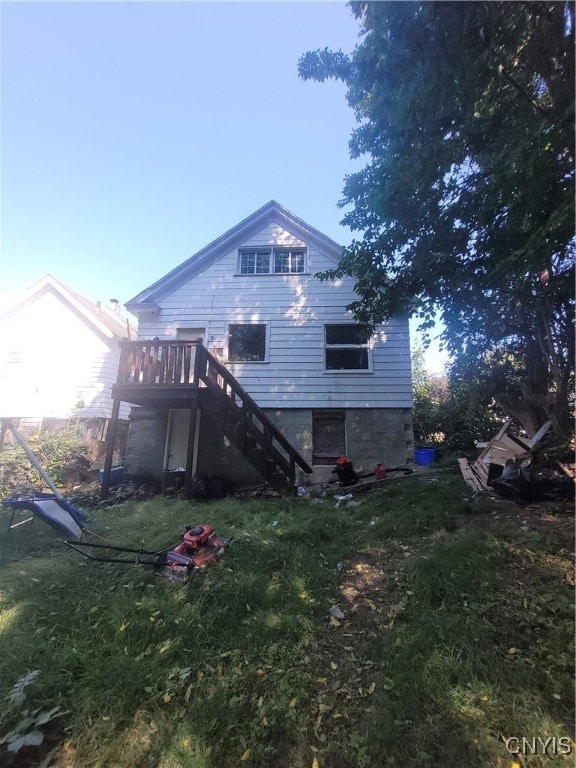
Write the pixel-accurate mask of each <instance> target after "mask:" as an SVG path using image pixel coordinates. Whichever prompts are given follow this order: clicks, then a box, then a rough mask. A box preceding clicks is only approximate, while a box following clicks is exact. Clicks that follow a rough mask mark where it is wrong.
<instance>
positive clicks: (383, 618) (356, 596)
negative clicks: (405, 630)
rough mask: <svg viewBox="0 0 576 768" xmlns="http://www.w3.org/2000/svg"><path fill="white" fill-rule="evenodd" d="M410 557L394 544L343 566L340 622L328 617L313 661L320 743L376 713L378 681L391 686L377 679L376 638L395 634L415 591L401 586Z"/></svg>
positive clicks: (315, 727) (316, 727)
mask: <svg viewBox="0 0 576 768" xmlns="http://www.w3.org/2000/svg"><path fill="white" fill-rule="evenodd" d="M410 554H412V550H411V549H410V548H409V547H407V546H405V545H403V544H401V543H399V542H398V541H396V540H389V541H387V542H386V544H385V546H382V547H379V548H375V547H371V548H368V549H365V550H363V551H361V552H359V553H358V554H357V555H356V556H355V557H354V558H353V559H352V560H350V561H348V562H346V563H343V569H342V580H341V582H340V585H339V587H338V590H337V592H336V593H335V595H334V598H335V599H334V605H335V606H337V608H338V610H336V611H334V612H333V613H334V614H336V615H337V616H340V618H336V616H335V615H328V616H327V618H326V621H325V623H324V624H323V625H322V626H321V627H320V628H319V629H318V633H317V644H316V648H315V653H314V656H313V657H310V658H309V659H308V661H309V663H310V666H311V668H313V669H314V683H315V684H316V686H317V694H316V698H315V702H314V713H313V731H314V736H315V738H316V739H317V740H318V742H319V744H320V745H323V744H325V743H326V742H327V741H328V742H329V735H330V732H331V730H332V729H333V728H337V727H340V725H341V723H340V721H344V722H347V724H348V725H350V724H352V723H356V724H358V723H359V722H360V721H361V718H363V717H365V716H366V714H367V713H368V714H369V713H370V712H371V711H372V710H373V704H372V696H373V694H374V693H375V691H376V678H377V677H378V679H379V683H378V684H379V685H380V686H382V685H383V686H384V687H386V686H387V683H388V681H387V680H386V678H384V682H382V677H381V675H380V674H378V675H377V672H378V668H379V661H378V660H377V659H374V658H373V649H374V640H375V638H378V637H380V636H382V635H383V634H384V633H386V632H388V631H390V630H391V629H392V627H393V626H394V623H395V621H396V620H397V618H398V616H400V615H401V613H402V612H403V611H404V609H405V606H406V601H407V599H408V598H409V595H410V593H406V591H405V589H404V588H403V587H402V586H401V574H402V570H403V567H404V564H405V562H406V559H407V557H408V556H409V555H410ZM340 611H341V613H340ZM342 615H343V617H342ZM389 683H390V685H392V681H389Z"/></svg>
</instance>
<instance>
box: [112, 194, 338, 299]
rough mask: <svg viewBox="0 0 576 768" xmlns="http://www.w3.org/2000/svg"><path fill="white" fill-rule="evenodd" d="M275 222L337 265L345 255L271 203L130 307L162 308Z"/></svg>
mask: <svg viewBox="0 0 576 768" xmlns="http://www.w3.org/2000/svg"><path fill="white" fill-rule="evenodd" d="M272 221H273V222H275V223H277V224H279V225H280V226H282V227H284V228H285V229H287V230H289V231H290V232H291V233H292V234H293V235H295V236H296V237H298V238H299V239H300V240H303V241H305V242H306V243H309V244H310V245H313V246H314V247H316V248H317V249H318V250H320V251H321V252H322V253H323V254H324V255H326V256H328V258H331V259H333V260H334V261H335V262H338V260H339V259H340V256H341V255H342V246H341V245H338V243H336V242H335V241H334V240H332V239H331V238H329V237H327V236H326V235H323V234H322V233H321V232H319V231H318V230H317V229H314V227H311V226H310V225H309V224H307V223H306V222H305V221H303V220H302V219H300V218H298V216H295V215H294V214H293V213H291V212H290V211H289V210H288V209H287V208H284V206H282V205H280V203H277V202H276V201H275V200H271V201H270V202H269V203H266V205H264V206H262V208H259V209H258V210H257V211H255V212H254V213H253V214H252V215H250V216H248V217H247V218H246V219H243V220H242V221H241V222H240V223H239V224H237V225H236V226H235V227H232V229H229V230H228V231H227V232H225V233H224V234H223V235H221V236H220V237H218V238H217V239H216V240H214V241H213V242H211V243H210V244H209V245H207V246H206V247H205V248H202V250H200V251H198V253H196V254H194V256H191V257H190V258H189V259H187V260H186V261H185V262H183V263H182V264H180V266H178V267H176V268H175V269H173V270H172V271H171V272H169V273H168V274H167V275H165V276H164V277H162V278H160V280H157V281H156V282H155V283H153V284H152V285H151V286H149V287H148V288H146V289H145V290H143V291H141V292H140V293H139V294H138V295H137V296H135V297H134V298H133V299H130V301H128V302H126V305H125V306H126V308H127V309H129V310H130V311H131V312H134V313H136V312H137V311H138V310H145V309H158V306H157V304H156V302H157V301H159V300H160V299H161V298H162V297H163V296H165V295H166V294H168V293H170V292H172V291H174V290H175V289H176V288H178V287H179V286H180V285H182V284H183V283H184V282H186V281H187V280H190V279H191V278H193V277H195V276H196V275H197V274H199V273H200V272H202V271H203V270H204V269H206V268H207V267H208V266H210V264H213V263H214V262H215V261H217V260H218V259H219V258H220V257H221V256H223V255H224V254H225V253H226V252H229V251H231V250H234V249H235V248H237V247H238V246H239V245H241V244H242V243H243V242H245V241H246V240H247V239H248V238H250V237H251V236H252V235H254V234H256V233H257V232H258V231H259V230H260V229H262V227H264V226H265V225H266V224H269V223H270V222H272Z"/></svg>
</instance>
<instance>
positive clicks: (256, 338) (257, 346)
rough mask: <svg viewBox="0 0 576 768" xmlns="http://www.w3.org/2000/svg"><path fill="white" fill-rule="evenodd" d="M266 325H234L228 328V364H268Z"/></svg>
mask: <svg viewBox="0 0 576 768" xmlns="http://www.w3.org/2000/svg"><path fill="white" fill-rule="evenodd" d="M266 327H267V326H266V323H234V324H233V325H229V326H228V362H230V363H265V362H266V358H267V355H266V352H267V350H266Z"/></svg>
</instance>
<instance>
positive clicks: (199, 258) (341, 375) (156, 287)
mask: <svg viewBox="0 0 576 768" xmlns="http://www.w3.org/2000/svg"><path fill="white" fill-rule="evenodd" d="M341 253H342V248H341V246H339V245H338V244H337V243H335V242H334V241H333V240H331V239H330V238H328V237H326V236H325V235H323V234H322V233H320V232H319V231H318V230H316V229H314V228H313V227H311V226H310V225H308V224H306V223H305V222H304V221H302V220H301V219H299V218H298V217H297V216H295V215H294V214H292V213H290V211H288V210H286V209H285V208H284V207H282V206H281V205H279V204H278V203H276V202H274V201H272V202H270V203H268V204H267V205H265V206H264V207H262V208H260V209H259V210H258V211H256V212H255V213H254V214H252V215H251V216H249V217H248V218H246V219H244V220H243V221H242V222H241V223H240V224H238V225H237V226H235V227H233V228H232V229H230V230H229V231H228V232H226V233H225V234H224V235H222V236H221V237H219V238H218V239H217V240H214V242H212V243H211V244H210V245H208V246H207V247H206V248H204V249H203V250H201V251H200V252H198V253H197V254H196V255H194V256H192V257H191V258H190V259H188V260H187V261H185V262H184V263H183V264H181V265H180V266H179V267H177V268H176V269H174V270H173V271H171V272H170V273H169V274H167V275H166V276H164V277H162V278H161V279H160V280H158V281H157V282H156V283H154V284H153V285H152V286H150V287H149V288H147V289H146V290H144V291H142V292H141V293H139V294H138V295H137V296H136V297H135V298H133V299H132V300H131V301H129V302H128V303H127V304H126V307H127V308H128V309H129V310H130V312H132V313H133V314H135V315H137V316H138V320H139V326H138V339H139V340H145V339H159V340H160V341H164V340H178V339H181V340H193V339H197V338H201V339H202V340H203V342H204V344H205V346H206V347H207V349H208V350H209V351H210V352H212V353H213V354H215V355H216V356H217V357H218V358H219V359H220V360H221V361H222V362H223V363H224V365H225V366H226V367H227V368H228V370H229V371H230V372H231V373H232V374H233V376H234V377H236V379H237V380H238V381H239V382H240V384H241V385H242V386H243V387H244V389H245V390H246V391H247V392H248V393H249V394H250V395H251V396H252V398H253V399H254V400H255V401H256V403H257V404H258V405H259V406H260V408H262V409H263V410H264V411H265V413H266V415H267V416H268V417H269V418H270V419H271V420H272V421H273V422H274V423H275V424H276V425H277V426H278V427H279V428H280V429H281V430H282V432H283V434H284V435H285V437H286V438H287V439H288V440H289V441H290V443H291V444H292V445H293V446H294V447H295V448H296V450H297V451H299V452H300V454H301V455H302V456H303V457H304V458H305V459H306V461H307V462H308V463H309V464H310V465H311V466H312V468H313V469H314V479H325V478H326V476H327V475H328V474H329V471H330V470H331V468H332V467H333V466H334V462H335V460H336V458H338V457H339V456H342V455H347V456H348V457H349V458H350V459H351V460H352V461H353V462H354V464H355V466H359V465H363V467H364V468H365V469H372V468H373V467H374V465H375V464H376V463H377V462H384V463H385V464H388V465H391V464H394V465H397V464H403V463H405V462H406V461H407V460H409V459H411V458H412V455H413V431H412V411H411V408H412V387H411V370H410V345H409V334H408V319H407V317H398V318H393V319H391V320H390V321H389V322H387V323H386V324H385V325H383V326H381V327H379V328H378V329H377V331H376V333H374V334H373V335H372V336H370V337H368V336H367V335H366V333H365V332H364V331H363V330H362V328H360V327H359V326H358V325H357V323H356V322H355V321H354V318H353V316H352V315H351V313H350V312H347V311H346V309H345V307H346V306H347V305H348V304H350V302H352V301H353V300H354V299H355V298H356V297H355V294H354V290H353V282H352V280H350V279H342V280H336V281H325V282H322V281H320V280H319V279H318V278H317V277H316V273H318V272H321V271H323V270H326V269H329V268H332V267H334V266H335V265H336V264H337V262H338V260H339V257H340V255H341ZM134 413H135V419H134V424H133V426H132V427H131V431H130V436H129V443H128V453H127V462H126V464H127V470H128V472H129V473H130V472H132V473H133V474H138V473H146V472H147V473H152V474H155V473H159V472H161V471H162V470H168V469H174V468H176V467H180V466H184V465H185V463H186V445H187V419H188V418H189V414H188V413H187V411H186V409H184V408H182V409H175V410H171V411H170V412H169V413H168V414H161V415H159V414H158V413H156V414H154V412H152V411H150V412H149V411H148V410H147V409H142V408H138V409H135V411H134ZM209 437H210V436H209V435H208V434H206V440H205V441H203V440H202V439H201V440H200V445H201V446H202V445H204V444H205V445H207V444H208V442H209ZM200 450H201V451H202V448H201V449H200ZM201 459H202V457H201V456H200V460H201ZM230 461H231V459H230V456H228V457H227V458H226V460H225V461H224V460H220V459H219V458H218V456H217V455H216V453H215V452H214V451H211V452H210V457H209V460H208V458H207V457H205V459H204V461H203V462H202V461H201V465H202V466H201V468H202V469H203V470H204V471H208V470H209V469H213V470H214V471H217V472H219V473H226V472H227V471H229V470H230V469H231V467H230Z"/></svg>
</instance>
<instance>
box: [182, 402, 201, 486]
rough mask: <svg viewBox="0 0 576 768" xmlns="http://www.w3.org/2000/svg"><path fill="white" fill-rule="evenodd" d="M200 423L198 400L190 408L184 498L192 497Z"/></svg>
mask: <svg viewBox="0 0 576 768" xmlns="http://www.w3.org/2000/svg"><path fill="white" fill-rule="evenodd" d="M197 421H198V398H197V397H196V398H195V399H194V401H193V402H192V405H191V406H190V426H189V428H188V450H187V452H186V472H185V474H184V498H185V499H190V498H191V497H192V496H191V494H192V478H193V476H194V469H195V464H196V422H197Z"/></svg>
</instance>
